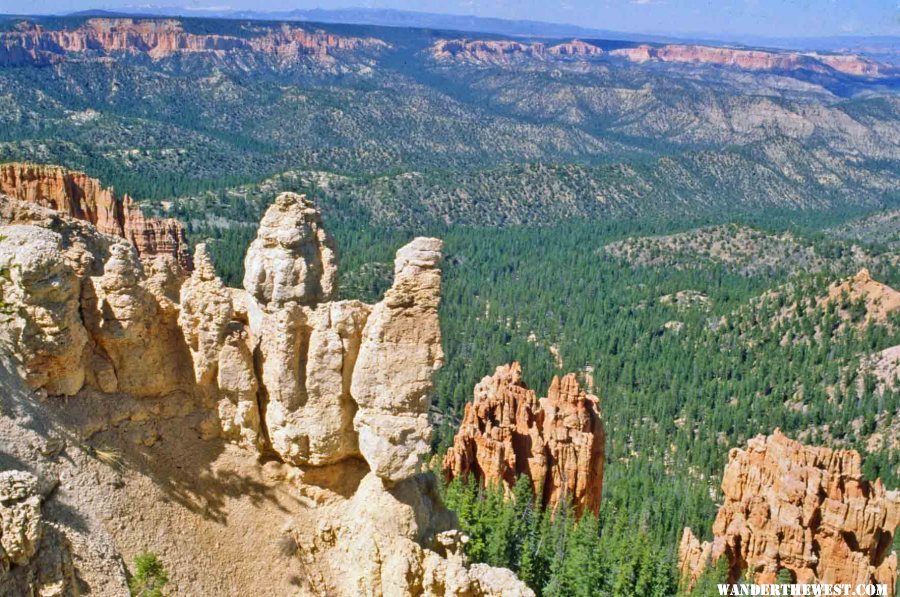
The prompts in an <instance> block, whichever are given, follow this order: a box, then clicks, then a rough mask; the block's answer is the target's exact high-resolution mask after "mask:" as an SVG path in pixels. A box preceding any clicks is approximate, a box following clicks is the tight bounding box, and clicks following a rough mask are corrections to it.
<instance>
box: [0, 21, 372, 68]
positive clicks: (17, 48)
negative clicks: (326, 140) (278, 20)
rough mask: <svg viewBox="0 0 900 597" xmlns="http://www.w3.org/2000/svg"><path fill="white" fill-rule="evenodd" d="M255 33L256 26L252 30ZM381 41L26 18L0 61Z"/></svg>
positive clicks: (280, 49) (341, 46) (281, 53)
mask: <svg viewBox="0 0 900 597" xmlns="http://www.w3.org/2000/svg"><path fill="white" fill-rule="evenodd" d="M253 31H254V32H258V31H257V30H253ZM386 46H387V44H385V43H384V42H383V41H381V40H377V39H371V38H358V37H350V36H341V35H334V34H330V33H324V32H320V31H308V30H306V29H303V28H301V27H296V26H288V25H284V26H282V27H280V28H274V27H273V28H267V29H265V30H264V32H262V33H261V34H259V35H255V36H237V35H219V34H205V33H192V32H189V31H185V30H184V28H183V27H182V24H181V22H180V21H179V20H177V19H140V20H136V19H125V18H122V19H104V18H95V19H88V20H87V21H85V22H84V23H83V24H82V25H80V26H79V27H76V28H74V29H68V30H65V29H47V28H45V27H43V26H41V25H35V24H33V23H29V22H27V21H24V22H22V23H21V24H19V26H18V27H16V28H15V29H14V30H11V31H3V32H0V65H5V66H10V65H22V64H39V65H40V64H53V63H56V62H59V61H62V60H65V59H66V58H67V56H68V55H69V54H76V55H78V56H79V57H80V59H82V60H84V59H86V58H91V57H96V58H102V57H105V56H110V55H116V54H138V55H145V56H147V57H149V58H150V59H152V60H161V59H164V58H168V57H170V56H173V55H179V54H207V55H211V56H222V55H225V54H232V53H244V54H246V53H248V52H258V53H260V54H263V55H267V56H271V57H273V58H276V59H277V60H278V61H279V62H285V63H295V62H297V61H298V60H300V59H301V58H303V57H310V58H313V59H315V60H318V61H324V60H327V59H329V58H330V57H331V56H332V55H333V54H335V53H336V52H339V51H341V50H355V49H361V48H369V49H379V48H383V47H386Z"/></svg>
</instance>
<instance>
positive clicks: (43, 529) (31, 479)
mask: <svg viewBox="0 0 900 597" xmlns="http://www.w3.org/2000/svg"><path fill="white" fill-rule="evenodd" d="M42 501H43V495H42V494H41V492H40V488H39V483H38V479H37V478H36V477H35V476H34V475H32V474H31V473H28V472H25V471H0V593H2V594H3V595H29V594H30V595H60V596H69V595H78V586H77V584H76V577H75V569H74V566H73V563H72V555H71V553H70V551H69V546H68V544H67V543H66V542H65V541H64V540H61V538H60V537H59V536H58V535H57V534H56V533H55V532H54V529H52V528H49V529H48V525H47V523H46V521H45V520H44V517H43V514H42V512H41V503H42Z"/></svg>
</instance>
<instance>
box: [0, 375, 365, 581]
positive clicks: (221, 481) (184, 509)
mask: <svg viewBox="0 0 900 597" xmlns="http://www.w3.org/2000/svg"><path fill="white" fill-rule="evenodd" d="M0 375H2V378H0V385H2V388H3V391H2V392H0V469H16V470H28V471H30V472H32V473H34V474H35V475H37V476H38V477H39V479H41V481H42V488H43V491H44V492H46V493H47V494H48V496H49V497H48V498H47V499H46V501H45V503H44V517H45V519H47V520H49V521H50V522H51V523H52V524H53V525H54V526H56V527H58V528H59V529H60V530H61V531H62V532H63V533H64V534H65V536H66V537H67V538H68V539H69V541H70V542H71V544H72V547H73V551H74V552H75V553H76V554H77V556H76V562H75V565H76V568H77V570H78V575H79V579H80V581H81V585H82V587H81V589H82V592H84V593H89V594H91V595H97V596H105V595H127V589H126V586H125V583H126V577H125V566H126V565H130V564H131V563H132V562H133V558H134V556H135V555H136V554H138V553H139V552H141V551H143V550H145V549H146V550H150V551H152V552H154V553H156V554H157V555H159V557H160V559H161V560H162V561H163V562H164V564H165V566H166V568H167V570H168V572H169V575H170V578H171V582H170V585H169V588H170V589H171V594H174V595H252V594H257V595H260V594H267V595H295V594H304V593H305V589H304V588H303V587H304V586H305V585H306V579H307V577H308V574H309V571H308V570H305V569H304V564H303V563H302V562H301V560H300V559H299V558H296V557H295V552H296V546H295V544H294V543H293V539H292V538H291V535H290V532H289V527H290V526H291V525H293V526H295V527H296V526H298V525H300V526H302V525H303V524H304V522H306V521H308V518H309V511H308V508H307V506H306V505H304V501H305V500H307V499H308V498H304V497H303V496H302V495H301V490H300V489H299V487H300V485H299V483H285V482H284V481H285V478H286V475H287V471H288V468H287V467H285V465H283V464H280V463H277V462H275V461H272V462H268V463H265V464H264V465H263V466H260V464H259V463H258V461H257V459H256V458H255V457H254V456H253V455H252V454H251V453H250V452H248V451H245V450H243V449H241V448H238V447H237V446H234V445H231V444H227V443H225V442H223V441H221V440H218V439H212V440H204V439H202V438H201V434H200V432H198V431H197V428H198V425H197V423H198V415H197V414H196V412H195V411H194V410H193V408H192V405H190V404H189V403H188V404H182V405H181V407H180V408H174V407H177V406H178V405H177V401H178V400H180V399H183V400H189V399H187V398H183V397H178V396H175V397H171V398H170V399H168V400H166V401H164V402H162V403H156V404H154V402H155V401H145V402H144V403H143V404H141V403H140V402H139V401H135V400H134V399H132V398H129V397H127V396H121V401H120V402H118V403H111V402H110V397H109V396H106V397H103V398H100V397H94V396H91V395H89V394H84V395H79V396H76V397H75V398H72V399H69V400H67V401H64V400H62V399H58V398H50V399H43V400H36V399H35V397H34V396H30V391H29V390H28V389H27V388H25V387H24V385H23V384H22V383H21V382H20V381H19V379H18V376H17V375H15V373H14V372H13V370H12V364H11V363H10V362H9V361H8V360H7V361H5V362H3V364H2V367H0ZM150 406H152V407H153V408H154V409H156V408H169V409H170V410H169V412H167V413H166V414H167V415H171V416H169V417H168V418H165V419H163V420H153V419H147V420H142V419H144V418H145V417H146V413H147V412H148V410H147V407H150ZM86 413H90V415H87V414H86ZM100 424H104V425H111V426H110V428H109V429H107V430H101V431H98V432H96V433H94V434H93V435H91V436H90V437H86V436H87V435H89V434H90V432H91V431H92V430H93V429H95V428H96V427H97V426H98V425H100ZM348 470H350V469H348ZM324 477H326V478H328V477H329V476H327V475H326V476H324ZM353 477H354V476H353V475H349V476H348V475H342V476H341V478H343V479H344V480H345V481H350V482H352V479H353ZM356 479H357V480H358V477H356ZM310 481H315V479H311V480H307V482H306V484H305V485H304V487H305V489H304V491H306V492H309V491H310V488H311V487H312V488H315V486H314V485H309V483H310ZM351 491H352V489H351ZM323 492H324V493H326V494H328V493H330V491H328V490H327V489H325V490H320V491H319V493H323ZM117 553H119V554H121V558H123V559H124V562H123V561H122V559H120V557H119V556H117V555H116V554H117ZM0 593H2V591H0Z"/></svg>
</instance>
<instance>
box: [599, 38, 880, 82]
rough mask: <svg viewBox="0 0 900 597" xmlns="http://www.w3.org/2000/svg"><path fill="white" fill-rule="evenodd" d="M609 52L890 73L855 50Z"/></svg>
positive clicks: (642, 58) (755, 66) (756, 66)
mask: <svg viewBox="0 0 900 597" xmlns="http://www.w3.org/2000/svg"><path fill="white" fill-rule="evenodd" d="M610 54H611V55H612V56H618V57H622V58H626V59H628V60H630V61H631V62H638V63H643V62H648V61H650V60H658V61H660V62H676V63H690V64H710V65H717V66H733V67H737V68H743V69H746V70H753V71H773V72H777V71H784V72H790V71H798V70H807V71H812V72H819V73H828V72H838V73H841V74H845V75H851V76H858V77H870V78H872V77H882V76H887V75H890V74H893V69H892V68H891V67H890V66H888V65H885V64H881V63H878V62H875V61H874V60H871V59H869V58H865V57H863V56H857V55H855V54H815V53H810V54H803V53H799V52H786V51H784V52H778V51H771V50H746V49H738V48H722V47H713V46H699V45H693V44H671V45H666V46H660V47H654V46H649V45H646V44H644V45H640V46H636V47H631V48H619V49H616V50H613V51H611V52H610Z"/></svg>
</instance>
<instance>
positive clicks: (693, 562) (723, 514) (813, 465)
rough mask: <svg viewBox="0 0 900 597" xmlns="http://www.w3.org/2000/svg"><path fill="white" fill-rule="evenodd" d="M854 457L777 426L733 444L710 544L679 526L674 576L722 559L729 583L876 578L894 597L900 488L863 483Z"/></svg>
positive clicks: (691, 574)
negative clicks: (787, 575) (782, 573)
mask: <svg viewBox="0 0 900 597" xmlns="http://www.w3.org/2000/svg"><path fill="white" fill-rule="evenodd" d="M861 462H862V461H861V458H860V455H859V453H858V452H856V451H855V450H830V449H828V448H821V447H813V446H806V445H803V444H800V443H798V442H795V441H793V440H791V439H788V438H787V437H785V436H784V435H783V434H782V433H781V432H780V431H776V432H775V433H774V434H772V435H770V436H764V435H759V436H757V437H755V438H753V439H752V440H750V441H749V442H748V444H747V447H746V448H744V449H738V448H735V449H733V450H732V451H731V452H730V453H729V455H728V464H727V465H726V467H725V473H724V475H723V478H722V491H723V493H724V494H725V502H724V503H723V504H722V506H721V507H720V508H719V513H718V515H717V516H716V520H715V523H714V524H713V535H714V539H713V541H712V542H711V543H710V542H704V543H701V542H700V541H698V540H697V538H696V537H695V536H694V534H693V532H691V530H690V529H685V530H684V534H683V536H682V539H681V547H680V552H679V561H680V568H681V572H682V575H683V577H684V578H685V579H686V581H687V582H688V584H692V583H693V582H695V581H696V579H697V577H698V576H699V575H700V574H701V573H702V572H703V571H704V570H705V569H707V568H708V567H709V566H710V565H711V564H712V563H715V562H717V561H718V560H719V559H720V558H723V557H724V558H726V561H727V562H728V570H729V579H730V580H731V581H732V582H734V581H736V580H737V579H738V578H740V577H741V575H745V576H747V577H750V578H753V579H754V580H755V582H759V583H773V582H775V578H776V576H777V574H778V572H779V570H781V569H786V570H789V571H790V572H791V574H792V575H793V577H794V578H795V579H796V581H797V582H798V583H830V584H839V583H850V584H852V585H854V586H855V585H857V584H869V583H883V584H886V585H888V587H889V589H888V590H889V591H891V594H893V593H892V592H893V589H894V585H895V583H896V580H897V556H896V554H892V553H891V543H892V541H893V536H894V532H895V531H896V528H897V525H898V523H900V492H897V491H885V489H884V486H883V485H882V484H881V481H880V480H878V479H876V480H875V481H868V480H866V479H864V478H863V477H862V472H861Z"/></svg>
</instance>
